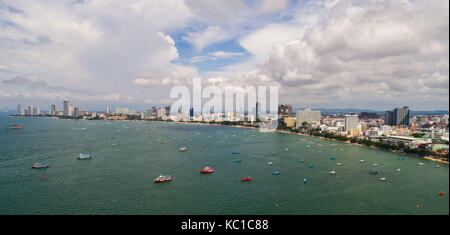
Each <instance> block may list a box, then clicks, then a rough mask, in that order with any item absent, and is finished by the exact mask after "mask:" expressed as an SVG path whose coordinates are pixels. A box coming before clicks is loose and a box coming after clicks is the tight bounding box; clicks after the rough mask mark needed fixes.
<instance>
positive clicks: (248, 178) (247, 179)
mask: <svg viewBox="0 0 450 235" xmlns="http://www.w3.org/2000/svg"><path fill="white" fill-rule="evenodd" d="M250 180H252V177H250V176H249V177H247V178H242V179H241V181H242V182H244V181H250Z"/></svg>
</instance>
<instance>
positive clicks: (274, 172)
mask: <svg viewBox="0 0 450 235" xmlns="http://www.w3.org/2000/svg"><path fill="white" fill-rule="evenodd" d="M279 174H281V173H280V172H279V171H273V172H272V175H279Z"/></svg>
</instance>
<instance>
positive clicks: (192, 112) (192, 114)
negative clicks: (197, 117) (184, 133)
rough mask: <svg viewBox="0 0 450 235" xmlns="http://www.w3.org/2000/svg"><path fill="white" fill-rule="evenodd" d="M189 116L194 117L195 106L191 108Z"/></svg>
mask: <svg viewBox="0 0 450 235" xmlns="http://www.w3.org/2000/svg"><path fill="white" fill-rule="evenodd" d="M189 116H190V117H191V118H193V117H194V108H193V107H191V108H190V109H189Z"/></svg>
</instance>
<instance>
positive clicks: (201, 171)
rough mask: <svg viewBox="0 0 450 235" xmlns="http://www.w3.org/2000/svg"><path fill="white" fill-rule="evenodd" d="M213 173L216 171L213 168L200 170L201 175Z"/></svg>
mask: <svg viewBox="0 0 450 235" xmlns="http://www.w3.org/2000/svg"><path fill="white" fill-rule="evenodd" d="M213 172H214V169H213V168H211V167H205V168H203V169H201V170H200V173H203V174H207V173H213Z"/></svg>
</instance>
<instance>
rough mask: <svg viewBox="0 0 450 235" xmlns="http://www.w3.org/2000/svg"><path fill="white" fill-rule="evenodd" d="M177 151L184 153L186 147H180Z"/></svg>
mask: <svg viewBox="0 0 450 235" xmlns="http://www.w3.org/2000/svg"><path fill="white" fill-rule="evenodd" d="M179 151H180V152H186V151H187V147H181V148H180V149H179Z"/></svg>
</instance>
